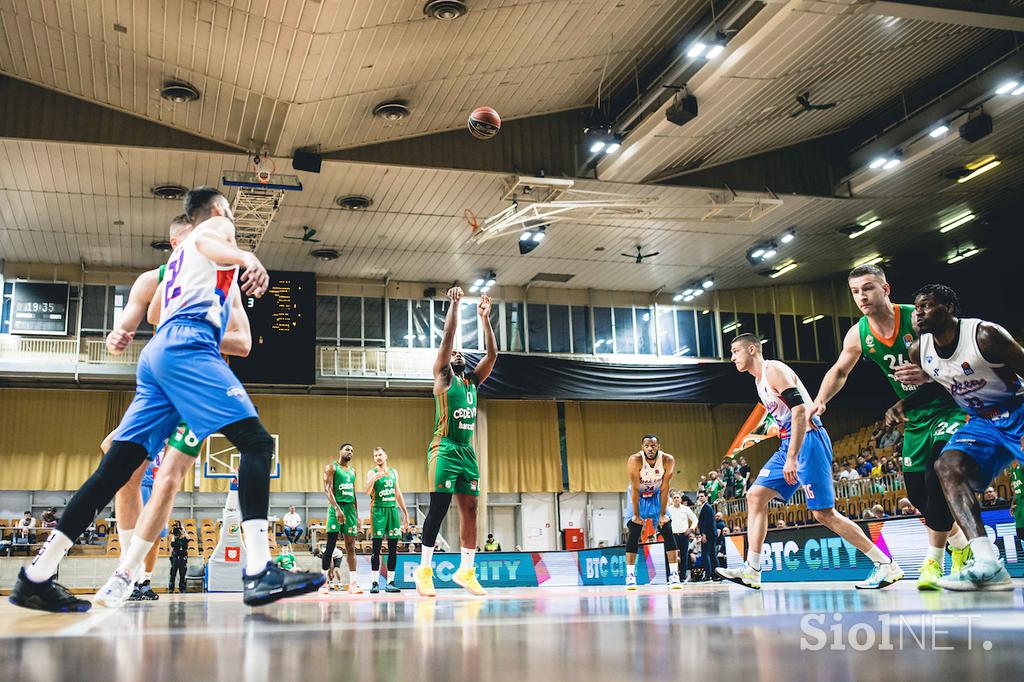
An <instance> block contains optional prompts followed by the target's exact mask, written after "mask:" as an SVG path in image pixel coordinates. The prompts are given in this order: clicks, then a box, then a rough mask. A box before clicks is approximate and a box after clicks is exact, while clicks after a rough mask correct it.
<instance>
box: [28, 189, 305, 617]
mask: <svg viewBox="0 0 1024 682" xmlns="http://www.w3.org/2000/svg"><path fill="white" fill-rule="evenodd" d="M185 212H186V214H188V217H189V219H190V220H191V222H192V224H193V225H195V226H196V227H195V229H194V230H193V231H192V233H191V234H189V235H188V237H186V238H185V239H184V240H183V241H182V242H181V243H180V244H179V245H178V246H177V247H176V248H175V249H174V251H173V252H172V253H171V257H170V259H169V261H168V263H167V275H166V277H165V278H164V280H163V281H162V282H161V284H160V287H159V288H158V290H157V296H158V297H160V298H161V301H160V303H161V306H162V311H161V317H160V326H159V327H158V329H157V331H156V334H155V335H154V337H153V339H152V341H150V342H149V344H147V345H146V348H145V349H144V350H143V352H142V354H141V356H140V358H139V365H138V370H137V375H136V391H135V397H134V399H133V400H132V403H131V405H130V406H129V407H128V411H127V412H126V413H125V415H124V418H123V419H122V420H121V424H120V426H119V427H118V429H117V432H116V434H115V436H114V441H113V444H112V445H111V447H110V450H108V451H107V453H106V455H105V456H104V458H103V460H102V461H101V462H100V465H99V467H98V468H97V470H96V471H95V472H94V473H93V475H92V476H90V477H89V480H87V481H86V482H85V484H84V485H83V486H82V488H81V489H79V491H78V492H77V493H75V495H74V496H73V497H72V499H71V501H70V502H69V503H68V505H67V508H66V509H65V513H64V515H63V516H62V517H61V520H60V522H59V523H58V526H57V529H56V530H55V531H54V532H53V533H51V535H50V537H49V538H47V541H46V543H45V544H44V546H43V548H42V550H41V551H40V552H39V554H38V555H37V556H36V558H35V560H34V561H33V562H32V564H31V565H30V566H28V567H27V568H25V569H23V570H22V572H21V574H20V575H19V578H18V582H17V584H16V585H15V590H14V593H12V597H11V599H12V601H14V603H17V604H19V605H21V606H26V607H28V608H35V609H39V610H47V611H69V610H70V611H84V610H87V609H88V608H89V602H86V601H84V600H81V599H77V598H75V597H74V596H73V595H70V594H69V593H68V592H67V590H65V589H64V588H63V587H61V586H60V585H58V584H57V583H55V582H54V581H53V574H54V573H55V572H56V569H57V566H58V564H59V563H60V561H61V559H62V558H63V557H64V555H65V554H66V553H67V551H68V549H70V547H71V545H72V543H73V541H74V539H75V538H77V537H78V536H79V535H80V534H81V533H82V531H84V530H85V528H86V527H87V526H88V525H89V523H91V522H92V520H93V519H94V518H95V516H96V514H97V512H98V510H100V509H103V507H105V506H106V505H107V503H109V502H110V500H111V498H112V497H113V496H114V493H115V492H116V491H117V490H118V489H119V488H120V487H121V486H122V485H124V484H125V482H127V481H128V479H129V478H130V477H131V475H132V473H133V472H134V471H135V470H136V469H137V468H138V467H139V465H141V464H142V462H143V461H144V460H145V459H146V457H147V454H148V453H149V452H152V451H153V450H154V449H155V448H156V447H158V446H159V444H160V443H161V442H162V441H163V439H164V438H166V437H167V434H169V433H170V432H171V431H172V430H173V428H174V427H175V426H176V425H177V424H178V423H179V422H180V421H185V422H186V423H187V424H188V425H189V427H190V428H191V429H192V432H193V434H194V435H195V436H196V438H198V439H199V440H200V441H201V440H205V439H206V437H207V436H209V435H210V434H212V433H214V432H220V433H222V434H224V436H225V437H227V438H228V440H229V441H231V443H232V444H233V445H234V446H235V447H236V448H238V451H239V453H240V455H241V461H240V465H239V472H238V478H239V505H240V506H241V512H242V530H243V534H244V536H245V541H246V542H245V544H246V554H247V557H246V559H247V561H246V566H245V570H244V571H243V600H244V601H245V603H246V604H248V605H250V606H257V605H261V604H267V603H270V602H273V601H277V600H278V599H281V598H283V597H288V596H292V595H296V594H302V593H305V592H310V591H314V590H316V589H317V588H318V587H319V586H320V584H321V583H322V582H323V578H322V577H321V576H320V574H319V573H290V572H286V571H282V570H281V569H280V568H279V567H277V565H276V564H274V563H273V562H272V561H271V557H270V546H269V538H268V523H267V514H268V508H269V501H270V463H271V460H272V458H273V449H274V441H273V439H272V438H271V437H270V434H268V433H267V431H266V429H264V428H263V425H262V424H261V423H260V420H259V418H258V417H257V416H256V410H255V408H254V407H253V404H252V401H251V400H250V399H249V396H248V394H247V393H246V392H245V389H244V388H243V387H242V385H241V383H240V382H239V381H238V379H237V378H236V377H235V375H234V374H233V373H232V372H231V370H230V368H228V366H227V364H226V363H225V362H224V361H223V359H222V358H221V356H220V353H219V342H220V338H221V335H222V333H223V330H224V328H225V327H226V323H227V319H228V315H229V310H230V301H229V297H230V296H232V295H237V292H238V288H237V286H236V278H237V277H238V269H239V267H244V268H245V273H244V274H243V275H242V276H241V278H240V280H239V284H240V286H241V288H242V290H244V291H245V292H246V293H247V294H249V295H253V296H260V295H262V294H263V292H264V291H266V289H267V285H268V282H269V278H268V275H267V271H266V268H264V267H263V265H262V263H260V261H259V259H257V258H256V256H255V255H253V254H252V253H249V252H245V251H242V250H241V249H239V248H238V247H237V246H236V245H235V228H234V223H233V221H232V218H233V216H232V214H231V206H230V204H229V202H228V200H227V198H226V197H224V195H222V194H221V193H220V192H219V191H218V190H216V189H214V188H212V187H198V188H195V189H193V190H191V191H190V192H189V193H188V195H187V196H186V198H185ZM136 539H137V538H136ZM133 544H134V540H133ZM16 597H17V598H16Z"/></svg>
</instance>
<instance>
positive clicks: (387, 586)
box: [384, 582, 402, 594]
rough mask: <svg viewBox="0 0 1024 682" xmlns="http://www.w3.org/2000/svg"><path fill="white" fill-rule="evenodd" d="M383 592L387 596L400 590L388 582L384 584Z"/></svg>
mask: <svg viewBox="0 0 1024 682" xmlns="http://www.w3.org/2000/svg"><path fill="white" fill-rule="evenodd" d="M384 591H385V592H387V593H389V594H394V593H395V592H401V591H402V590H400V589H398V588H397V587H395V584H394V583H393V582H390V583H384Z"/></svg>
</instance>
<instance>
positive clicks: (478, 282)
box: [473, 278, 484, 289]
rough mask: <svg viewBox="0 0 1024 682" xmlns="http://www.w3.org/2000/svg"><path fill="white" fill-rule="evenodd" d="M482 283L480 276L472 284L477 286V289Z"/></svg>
mask: <svg viewBox="0 0 1024 682" xmlns="http://www.w3.org/2000/svg"><path fill="white" fill-rule="evenodd" d="M483 285H484V280H483V278H480V279H478V280H477V281H475V282H473V286H475V287H477V288H478V289H479V288H480V287H482V286H483Z"/></svg>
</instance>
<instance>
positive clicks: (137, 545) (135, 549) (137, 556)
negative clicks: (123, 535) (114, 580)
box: [117, 535, 153, 577]
mask: <svg viewBox="0 0 1024 682" xmlns="http://www.w3.org/2000/svg"><path fill="white" fill-rule="evenodd" d="M152 547H153V543H152V542H147V541H145V540H143V539H142V538H141V537H140V536H138V535H136V536H135V537H133V538H132V544H131V545H129V546H128V551H127V552H125V553H124V555H123V556H122V557H121V563H120V564H118V565H117V570H119V571H124V572H125V573H127V574H128V575H130V576H132V577H134V576H136V575H139V574H140V573H141V571H139V566H141V565H142V560H143V559H145V558H146V555H147V554H149V550H150V549H152Z"/></svg>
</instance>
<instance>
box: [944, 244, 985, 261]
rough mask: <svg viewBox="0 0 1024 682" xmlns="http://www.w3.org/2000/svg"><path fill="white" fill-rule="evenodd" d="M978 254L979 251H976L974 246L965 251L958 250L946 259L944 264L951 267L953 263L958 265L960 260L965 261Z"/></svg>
mask: <svg viewBox="0 0 1024 682" xmlns="http://www.w3.org/2000/svg"><path fill="white" fill-rule="evenodd" d="M980 252H981V249H978V248H977V247H974V246H972V247H970V248H968V249H967V250H966V251H960V250H959V249H958V250H957V252H956V253H955V254H954V255H952V256H950V257H949V258H947V259H946V264H947V265H953V264H954V263H959V262H960V261H962V260H967V259H968V258H970V257H971V256H977V255H978V254H979V253H980Z"/></svg>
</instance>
